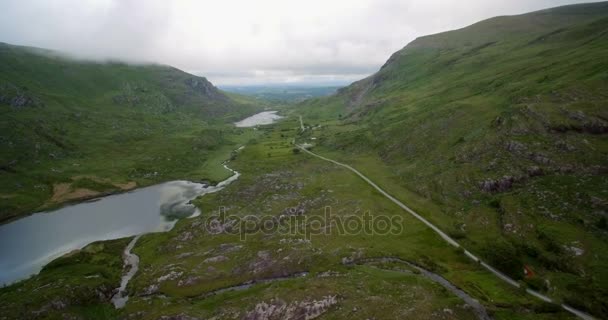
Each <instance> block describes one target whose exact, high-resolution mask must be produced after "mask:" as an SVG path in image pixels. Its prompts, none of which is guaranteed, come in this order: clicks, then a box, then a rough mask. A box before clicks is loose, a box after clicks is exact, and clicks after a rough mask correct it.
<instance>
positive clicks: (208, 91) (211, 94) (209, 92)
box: [186, 77, 228, 100]
mask: <svg viewBox="0 0 608 320" xmlns="http://www.w3.org/2000/svg"><path fill="white" fill-rule="evenodd" d="M186 85H187V86H188V87H190V88H191V89H192V90H194V91H195V92H198V93H201V94H203V95H204V96H206V97H207V98H209V99H213V100H227V99H228V98H227V97H226V96H225V95H224V94H223V93H222V92H221V91H219V90H218V89H217V88H216V87H215V86H214V85H213V84H211V82H209V81H208V80H207V79H206V78H204V77H192V78H189V79H187V80H186Z"/></svg>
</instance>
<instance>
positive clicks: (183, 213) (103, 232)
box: [0, 167, 239, 284]
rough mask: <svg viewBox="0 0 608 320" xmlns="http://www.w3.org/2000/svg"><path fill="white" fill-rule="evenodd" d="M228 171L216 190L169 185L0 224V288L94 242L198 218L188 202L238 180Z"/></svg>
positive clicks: (165, 228) (185, 183)
mask: <svg viewBox="0 0 608 320" xmlns="http://www.w3.org/2000/svg"><path fill="white" fill-rule="evenodd" d="M226 169H228V170H230V169H229V168H228V167H226ZM233 172H234V175H233V176H231V177H230V178H228V179H227V180H224V181H222V182H220V183H219V184H218V185H216V186H206V185H203V184H199V183H194V182H189V181H172V182H167V183H163V184H159V185H155V186H150V187H146V188H141V189H137V190H134V191H131V192H128V193H122V194H116V195H111V196H107V197H104V198H101V199H99V200H97V201H94V202H85V203H80V204H76V205H71V206H68V207H64V208H61V209H58V210H55V211H50V212H40V213H36V214H33V215H31V216H28V217H25V218H22V219H19V220H16V221H13V222H11V223H8V224H5V225H0V284H8V283H12V282H15V281H18V280H22V279H25V278H27V277H29V276H31V275H33V274H37V273H38V272H40V270H41V269H42V267H43V266H44V265H46V264H47V263H49V262H50V261H52V260H53V259H55V258H57V257H60V256H62V255H64V254H65V253H68V252H70V251H73V250H76V249H80V248H83V247H84V246H86V245H87V244H89V243H92V242H95V241H99V240H110V239H118V238H124V237H130V236H134V235H139V234H144V233H149V232H163V231H168V230H170V229H171V228H172V227H173V226H174V224H175V222H176V221H177V219H180V218H188V217H195V216H197V215H199V214H200V212H199V211H198V209H197V208H196V207H194V206H193V205H191V204H190V203H189V202H190V200H192V199H195V198H196V197H198V196H200V195H203V194H207V193H212V192H217V191H219V190H221V189H223V188H224V187H225V186H227V185H228V184H230V183H231V182H232V181H234V180H236V179H238V177H239V173H238V172H235V171H233Z"/></svg>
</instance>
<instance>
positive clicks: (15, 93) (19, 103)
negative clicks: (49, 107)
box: [0, 84, 44, 109]
mask: <svg viewBox="0 0 608 320" xmlns="http://www.w3.org/2000/svg"><path fill="white" fill-rule="evenodd" d="M1 104H7V105H9V106H11V107H13V108H15V109H21V108H26V107H42V106H44V104H43V103H42V101H40V100H39V99H38V98H36V97H34V96H33V95H32V94H30V93H28V92H27V90H24V89H21V88H18V87H17V86H14V85H12V84H2V85H0V105H1Z"/></svg>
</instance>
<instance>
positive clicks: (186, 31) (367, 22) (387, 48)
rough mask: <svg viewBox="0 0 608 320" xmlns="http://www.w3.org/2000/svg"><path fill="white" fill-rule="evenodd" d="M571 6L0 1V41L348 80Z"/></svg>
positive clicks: (245, 73)
mask: <svg viewBox="0 0 608 320" xmlns="http://www.w3.org/2000/svg"><path fill="white" fill-rule="evenodd" d="M577 2H584V1H579V0H536V1H529V0H510V1H501V0H469V1H462V0H461V1H456V0H453V1H448V0H446V1H440V0H332V1H327V0H307V1H293V0H257V1H253V0H223V1H220V0H217V1H204V0H199V1H196V0H176V1H162V0H52V1H51V0H2V1H1V2H0V12H2V19H0V41H4V42H8V43H13V44H22V45H32V46H38V47H45V48H51V49H56V50H61V51H66V52H69V53H73V54H76V55H79V56H83V57H91V58H118V59H123V60H128V61H138V62H139V61H143V62H159V63H164V64H170V65H174V66H176V67H178V68H181V69H184V70H186V71H190V72H196V73H199V74H201V75H206V76H208V77H209V78H210V80H211V81H213V82H215V83H220V84H229V83H260V82H299V81H301V82H315V81H328V82H334V81H340V82H344V81H352V80H355V79H358V78H361V77H362V76H365V75H366V74H370V73H373V72H374V71H375V70H377V69H378V68H379V67H380V66H381V65H382V64H383V63H384V61H385V60H386V59H387V58H388V57H389V56H390V54H391V53H393V52H394V51H396V50H398V49H400V48H402V47H403V46H404V45H405V44H407V43H408V42H409V41H411V40H413V39H414V38H416V37H417V36H421V35H425V34H429V33H436V32H440V31H445V30H450V29H454V28H459V27H463V26H466V25H468V24H472V23H474V22H477V21H478V20H481V19H484V18H489V17H492V16H496V15H506V14H517V13H523V12H527V11H532V10H537V9H542V8H547V7H552V6H557V5H562V4H567V3H577Z"/></svg>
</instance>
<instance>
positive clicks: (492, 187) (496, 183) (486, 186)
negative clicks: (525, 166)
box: [480, 176, 515, 193]
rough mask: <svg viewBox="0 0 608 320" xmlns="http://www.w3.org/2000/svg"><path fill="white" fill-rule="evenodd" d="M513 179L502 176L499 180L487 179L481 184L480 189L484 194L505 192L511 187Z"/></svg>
mask: <svg viewBox="0 0 608 320" xmlns="http://www.w3.org/2000/svg"><path fill="white" fill-rule="evenodd" d="M513 183H515V178H513V177H512V176H504V177H502V178H499V179H487V180H484V181H482V182H481V184H480V188H481V190H482V191H484V192H490V193H494V192H505V191H508V190H510V189H511V187H513Z"/></svg>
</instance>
